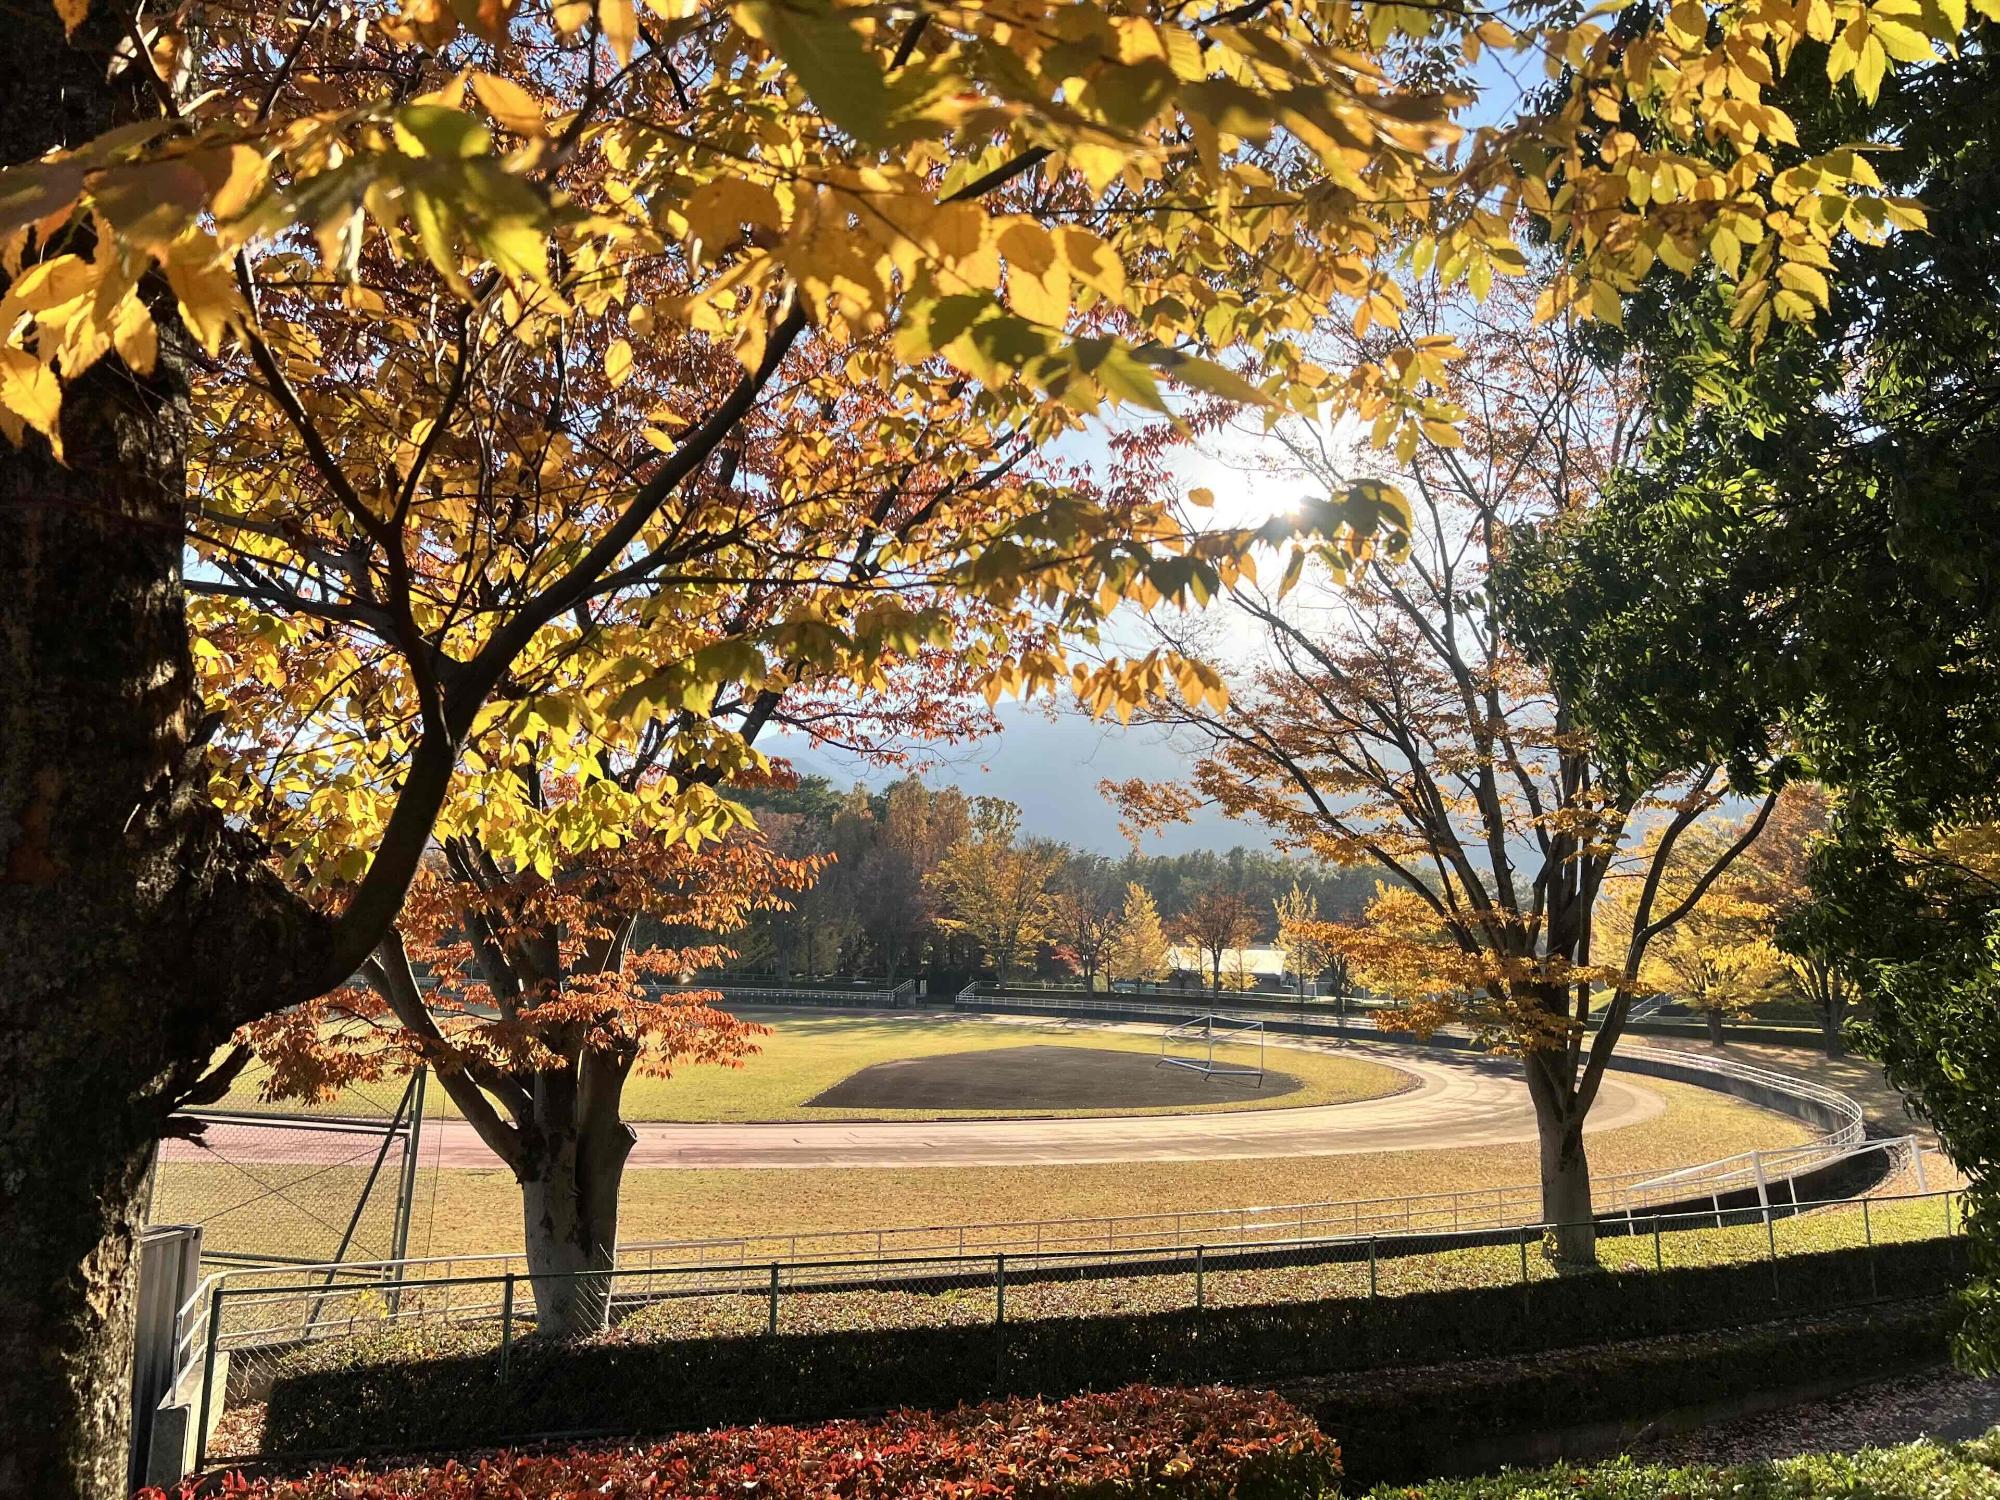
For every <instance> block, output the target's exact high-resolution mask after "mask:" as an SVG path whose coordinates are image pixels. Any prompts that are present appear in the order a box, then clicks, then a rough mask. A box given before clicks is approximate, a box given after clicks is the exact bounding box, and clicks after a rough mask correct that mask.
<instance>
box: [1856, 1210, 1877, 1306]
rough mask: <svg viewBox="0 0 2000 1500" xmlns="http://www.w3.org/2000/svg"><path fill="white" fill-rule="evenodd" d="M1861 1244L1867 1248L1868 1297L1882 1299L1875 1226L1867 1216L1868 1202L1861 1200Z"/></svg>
mask: <svg viewBox="0 0 2000 1500" xmlns="http://www.w3.org/2000/svg"><path fill="white" fill-rule="evenodd" d="M1861 1242H1862V1243H1863V1244H1864V1245H1866V1246H1867V1247H1868V1295H1869V1296H1870V1297H1871V1298H1873V1299H1875V1300H1876V1301H1878V1302H1879V1301H1880V1300H1881V1299H1882V1271H1881V1268H1880V1267H1879V1266H1877V1265H1876V1264H1875V1225H1874V1222H1873V1221H1872V1220H1871V1219H1870V1217H1869V1214H1868V1200H1867V1199H1866V1198H1863V1199H1862V1200H1861Z"/></svg>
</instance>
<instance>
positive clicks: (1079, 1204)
mask: <svg viewBox="0 0 2000 1500" xmlns="http://www.w3.org/2000/svg"><path fill="white" fill-rule="evenodd" d="M1645 1086H1646V1087H1647V1088H1649V1089H1655V1090H1657V1091H1658V1092H1659V1093H1660V1094H1661V1095H1662V1097H1664V1098H1665V1099H1666V1101H1667V1111H1666V1113H1665V1114H1664V1115H1662V1116H1660V1117H1659V1118H1658V1119H1655V1120H1650V1121H1647V1122H1645V1123H1643V1124H1638V1125H1630V1126H1625V1127H1622V1128H1620V1129H1616V1130H1609V1131H1602V1132H1598V1133H1596V1134H1594V1135H1593V1136H1592V1137H1591V1146H1590V1152H1591V1161H1592V1164H1593V1167H1594V1169H1595V1170H1596V1171H1597V1173H1598V1174H1599V1175H1600V1176H1609V1175H1611V1174H1614V1173H1619V1172H1633V1171H1651V1170H1655V1169H1664V1168H1668V1167H1677V1166H1685V1165H1689V1164H1691V1163H1694V1162H1700V1161H1707V1160H1712V1159H1714V1158H1717V1157H1721V1156H1727V1155H1731V1154H1733V1153H1735V1152H1739V1151H1747V1150H1750V1149H1752V1148H1764V1147H1777V1146H1786V1145H1794V1144H1797V1143H1799V1142H1801V1141H1803V1140H1805V1139H1806V1138H1807V1137H1808V1135H1809V1132H1808V1131H1807V1130H1806V1129H1805V1127H1804V1126H1802V1125H1800V1124H1799V1123H1798V1122H1796V1121H1793V1120H1790V1119H1787V1118H1785V1117H1783V1116H1780V1115H1774V1114H1771V1113H1769V1112H1767V1111H1764V1110H1759V1109H1754V1108H1752V1107H1751V1106H1749V1105H1746V1104H1741V1103H1738V1102H1737V1101H1735V1100H1733V1099H1729V1098H1726V1097H1724V1096H1722V1095H1719V1094H1714V1093H1711V1092H1709V1091H1707V1090H1705V1089H1698V1088H1694V1087H1692V1086H1690V1085H1686V1084H1673V1083H1662V1082H1659V1081H1657V1080H1651V1079H1649V1080H1647V1081H1646V1084H1645ZM255 1170H256V1172H259V1173H262V1174H264V1175H265V1176H267V1177H269V1178H271V1179H273V1180H282V1181H284V1182H285V1183H286V1192H285V1193H284V1195H282V1196H280V1197H275V1198H262V1199H260V1198H259V1195H258V1190H257V1185H256V1183H255V1181H254V1180H252V1179H251V1178H250V1177H248V1176H247V1175H246V1174H245V1172H244V1171H243V1170H242V1169H241V1168H238V1167H233V1166H228V1165H223V1164H208V1163H187V1164H179V1163H176V1164H171V1165H169V1166H167V1167H165V1168H163V1171H162V1180H161V1193H162V1202H161V1205H160V1206H161V1207H166V1206H167V1205H171V1210H172V1211H171V1212H166V1213H156V1216H155V1217H156V1219H161V1220H166V1219H171V1218H175V1217H179V1218H184V1219H192V1218H203V1217H206V1216H207V1215H208V1214H209V1213H211V1212H213V1211H214V1210H215V1209H219V1208H223V1207H226V1206H228V1205H230V1204H240V1205H241V1206H240V1207H238V1208H237V1210H236V1211H235V1212H234V1213H232V1214H230V1215H228V1216H227V1217H226V1218H225V1219H222V1220H220V1221H218V1222H217V1223H216V1224H215V1226H214V1228H213V1229H212V1230H211V1232H210V1243H211V1244H212V1245H214V1246H216V1247H217V1248H226V1249H230V1250H240V1251H245V1252H257V1253H274V1252H275V1253H285V1254H308V1255H314V1254H327V1253H330V1252H331V1249H332V1246H333V1245H334V1243H336V1241H337V1227H338V1225H337V1224H336V1223H335V1222H334V1221H335V1220H337V1219H339V1218H341V1215H340V1213H339V1211H338V1208H337V1205H339V1204H340V1203H341V1202H342V1201H343V1194H345V1195H346V1196H345V1198H344V1201H345V1202H346V1203H347V1205H348V1206H350V1207H351V1205H352V1201H353V1200H352V1194H353V1190H354V1188H355V1186H356V1185H358V1182H359V1179H360V1170H361V1169H360V1168H359V1167H339V1168H332V1169H319V1170H318V1172H317V1175H312V1170H311V1169H306V1168H298V1167H279V1168H273V1167H261V1168H257V1169H255ZM1535 1175H1536V1161H1535V1148H1534V1146H1533V1145H1532V1143H1528V1142H1522V1143H1520V1144H1517V1145H1511V1146H1494V1147H1472V1148H1461V1149H1454V1150H1443V1151H1401V1152H1387V1153H1381V1154H1376V1155H1364V1156H1301V1157H1271V1158H1262V1159H1252V1160H1233V1161H1216V1162H1126V1163H1111V1164H1082V1165H1070V1166H1023V1167H907V1168H846V1169H831V1170H828V1169H817V1170H792V1169H783V1168H767V1169H740V1170H691V1171H675V1170H671V1169H647V1170H635V1171H632V1172H631V1173H629V1174H628V1175H627V1177H626V1181H625V1193H624V1203H623V1214H622V1227H623V1234H622V1238H623V1239H624V1240H625V1241H626V1242H627V1243H628V1244H630V1243H636V1242H639V1241H644V1240H662V1239H699V1238H709V1237H717V1238H721V1237H733V1236H737V1235H747V1234H776V1233H798V1232H805V1231H812V1230H828V1229H862V1228H867V1229H874V1228H882V1227H897V1226H914V1225H942V1224H964V1223H993V1222H1003V1221H1014V1220H1036V1219H1058V1218H1072V1217H1092V1216H1099V1215H1118V1214H1142V1213H1175V1212H1188V1211H1192V1210H1196V1209H1211V1208H1240V1207H1244V1206H1246V1205H1252V1204H1283V1203H1304V1202H1329V1201H1343V1200H1348V1199H1357V1198H1377V1197H1393V1196H1401V1195H1403V1194H1406V1193H1427V1192H1451V1191H1455V1190H1463V1189H1469V1188H1480V1187H1492V1186H1496V1185H1506V1184H1514V1183H1525V1182H1532V1181H1533V1180H1534V1179H1535ZM294 1179H296V1181H295V1182H294ZM299 1201H303V1202H305V1203H307V1204H309V1205H311V1207H310V1210H309V1211H308V1210H306V1209H300V1208H298V1207H295V1206H294V1205H295V1202H299ZM520 1212H521V1209H520V1195H519V1192H518V1190H517V1189H516V1187H515V1184H514V1181H513V1178H512V1177H511V1176H510V1175H509V1174H508V1173H507V1172H506V1171H504V1170H502V1169H498V1168H496V1169H494V1170H492V1171H443V1172H433V1171H429V1170H426V1171H425V1172H423V1173H422V1175H421V1176H420V1177H419V1180H418V1186H417V1201H416V1216H415V1224H414V1226H413V1231H412V1234H411V1242H410V1253H411V1254H412V1255H462V1254H476V1253H479V1252H482V1251H493V1250H507V1249H512V1248H514V1247H516V1246H518V1245H519V1244H520V1239H521V1229H520ZM385 1233H386V1227H385V1224H384V1223H382V1222H380V1221H379V1216H376V1215H373V1214H371V1216H370V1217H369V1219H368V1221H367V1225H366V1226H365V1229H364V1233H363V1235H362V1237H361V1243H362V1244H363V1246H364V1247H372V1246H373V1245H374V1244H375V1242H376V1241H379V1240H380V1239H381V1237H382V1236H383V1235H384V1234H385ZM301 1244H304V1246H305V1248H304V1249H301V1248H300V1246H301ZM315 1247H323V1248H315ZM372 1253H375V1254H381V1253H384V1251H383V1250H381V1249H373V1250H372Z"/></svg>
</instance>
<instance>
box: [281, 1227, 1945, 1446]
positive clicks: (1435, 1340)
mask: <svg viewBox="0 0 2000 1500" xmlns="http://www.w3.org/2000/svg"><path fill="white" fill-rule="evenodd" d="M1964 1255H1965V1242H1964V1241H1963V1240H1962V1239H1952V1240H1943V1239H1940V1240H1919V1241H1909V1242H1903V1243H1897V1244H1884V1245H1877V1246H1876V1247H1875V1248H1874V1250H1873V1251H1872V1252H1860V1251H1854V1250H1837V1251H1826V1252H1821V1253H1818V1254H1807V1255H1793V1256H1788V1257H1787V1258H1785V1259H1784V1260H1783V1261H1782V1262H1781V1263H1779V1268H1778V1274H1777V1276H1776V1277H1774V1275H1773V1267H1772V1265H1771V1264H1770V1263H1768V1262H1746V1263H1737V1264H1728V1265H1719V1266H1697V1267H1673V1268H1669V1269H1667V1270H1665V1271H1651V1270H1647V1271H1601V1272H1593V1273H1587V1274H1580V1275H1574V1276H1568V1277H1563V1278H1561V1279H1557V1280H1548V1281H1536V1282H1531V1283H1529V1284H1528V1285H1526V1286H1522V1285H1518V1284H1517V1285H1513V1286H1491V1287H1472V1288H1460V1289H1454V1290H1448V1291H1436V1292H1422V1293H1413V1294H1409V1295H1404V1296H1384V1297H1381V1298H1379V1299H1370V1298H1366V1297H1362V1298H1341V1299H1329V1300H1323V1301H1316V1302H1297V1303H1274V1304H1269V1305H1259V1306H1243V1307H1219V1308H1218V1307H1211V1308H1208V1309H1206V1310H1196V1309H1193V1308H1182V1309H1179V1310H1174V1311H1166V1312H1131V1313H1123V1314H1113V1315H1104V1316H1092V1317H1051V1318H1044V1319H1036V1320H1033V1321H1024V1322H1015V1321H1009V1322H1008V1323H1006V1324H1004V1325H1002V1326H998V1327H996V1326H994V1325H993V1324H991V1323H986V1322H981V1323H976V1324H960V1325H958V1326H938V1327H892V1328H877V1327H872V1326H869V1324H870V1316H869V1308H868V1302H867V1299H866V1298H865V1297H860V1296H856V1295H855V1294H851V1293H850V1294H844V1295H843V1301H842V1303H841V1307H842V1309H843V1311H842V1317H843V1319H844V1320H845V1326H841V1327H821V1328H819V1329H817V1330H815V1331H813V1332H809V1333H789V1332H780V1333H778V1334H776V1335H761V1334H760V1335H738V1336H734V1337H709V1338H693V1339H661V1338H657V1337H654V1338H646V1337H644V1336H643V1329H641V1330H637V1331H633V1330H624V1329H614V1330H613V1331H612V1332H610V1333H609V1334H606V1335H603V1336H601V1337H599V1338H595V1339H590V1340H585V1341H579V1342H573V1343H558V1342H551V1341H544V1340H540V1339H534V1338H527V1339H522V1340H520V1341H518V1342H516V1343H515V1344H514V1346H513V1348H512V1349H511V1351H509V1355H508V1361H507V1365H506V1370H505V1374H504V1377H503V1375H502V1371H501V1366H500V1358H499V1351H498V1350H497V1349H496V1348H495V1344H494V1338H493V1334H492V1332H491V1331H490V1330H472V1329H441V1330H406V1331H400V1332H394V1333H378V1334H373V1335H359V1336H355V1337H352V1338H345V1339H340V1340H331V1341H328V1342H325V1343H321V1344H315V1345H312V1346H310V1347H308V1348H306V1349H303V1350H299V1351H297V1352H295V1353H294V1354H292V1355H290V1356H288V1357H287V1358H286V1359H285V1361H284V1363H283V1366H282V1368H281V1369H280V1370H279V1372H278V1373H277V1375H276V1377H275V1379H274V1381H273V1384H272V1387H271V1390H270V1394H269V1398H268V1405H267V1408H266V1413H265V1424H264V1440H263V1451H264V1452H265V1453H267V1454H269V1453H315V1452H325V1453H356V1452H367V1451H379V1450H381V1449H384V1448H391V1449H394V1448H400V1449H403V1450H405V1451H413V1450H422V1449H425V1448H438V1447H446V1446H453V1445H469V1444H491V1443H503V1442H512V1441H520V1440H523V1439H527V1438H534V1437H551V1436H585V1435H600V1434H601V1435H611V1434H619V1433H636V1432H658V1431H665V1430H669V1429H674V1428H686V1427H701V1426H709V1425H714V1424H720V1423H728V1422H745V1421H771V1420H815V1419H819V1418H824V1417H829V1416H838V1415H849V1414H857V1413H867V1412H877V1411H883V1410H887V1409H889V1408H891V1407H898V1406H918V1405H923V1406H948V1405H952V1404H955V1403H957V1402H960V1401H967V1400H979V1399H983V1398H987V1397H992V1396H998V1395H1005V1394H1028V1393H1040V1394H1043V1395H1047V1396H1063V1395H1068V1394H1070V1393H1072V1392H1077V1391H1087V1390H1102V1389H1108V1388H1113V1387H1117V1386H1122V1385H1126V1384H1129V1383H1132V1382H1135V1381H1152V1382H1159V1383H1162V1384H1174V1383H1196V1382H1205V1381H1229V1382H1234V1383H1253V1382H1254V1383H1271V1382H1279V1381H1286V1380H1299V1379H1303V1378H1306V1377H1309V1376H1315V1375H1325V1374H1330V1373H1336V1372H1340V1371H1346V1370H1363V1369H1372V1368H1379V1367H1384V1366H1398V1365H1421V1364H1431V1363H1437V1362H1441V1361H1445V1360H1452V1359H1463V1358H1478V1357H1483V1356H1487V1355H1491V1354H1492V1353H1494V1352H1495V1351H1496V1350H1505V1351H1507V1352H1508V1353H1510V1354H1530V1353H1534V1352H1537V1351H1541V1350H1548V1349H1562V1348H1575V1347H1578V1346H1582V1345H1586V1344H1599V1343H1604V1342H1611V1341H1617V1340H1621V1339H1643V1338H1653V1337H1658V1336H1660V1335H1663V1334H1677V1333H1687V1332H1696V1331H1702V1330H1709V1329H1716V1328H1725V1327H1730V1326H1734V1325H1738V1324H1746V1323H1757V1322H1768V1321H1771V1320H1773V1319H1776V1318H1782V1317H1790V1316H1796V1315H1797V1314H1799V1313H1800V1312H1806V1311H1818V1310H1820V1309H1824V1308H1827V1307H1839V1306H1854V1305H1858V1304H1863V1303H1867V1302H1870V1301H1873V1300H1875V1298H1876V1297H1877V1296H1878V1295H1880V1294H1881V1293H1882V1292H1889V1293H1892V1294H1894V1295H1896V1296H1898V1297H1909V1296H1913V1295H1920V1294H1925V1293H1930V1292H1942V1291H1944V1290H1947V1289H1949V1288H1950V1287H1953V1286H1955V1285H1957V1284H1958V1282H1959V1281H1960V1280H1961V1279H1962V1274H1963V1269H1964ZM885 1295H888V1296H893V1297H907V1296H908V1295H909V1294H907V1293H889V1294H885Z"/></svg>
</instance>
